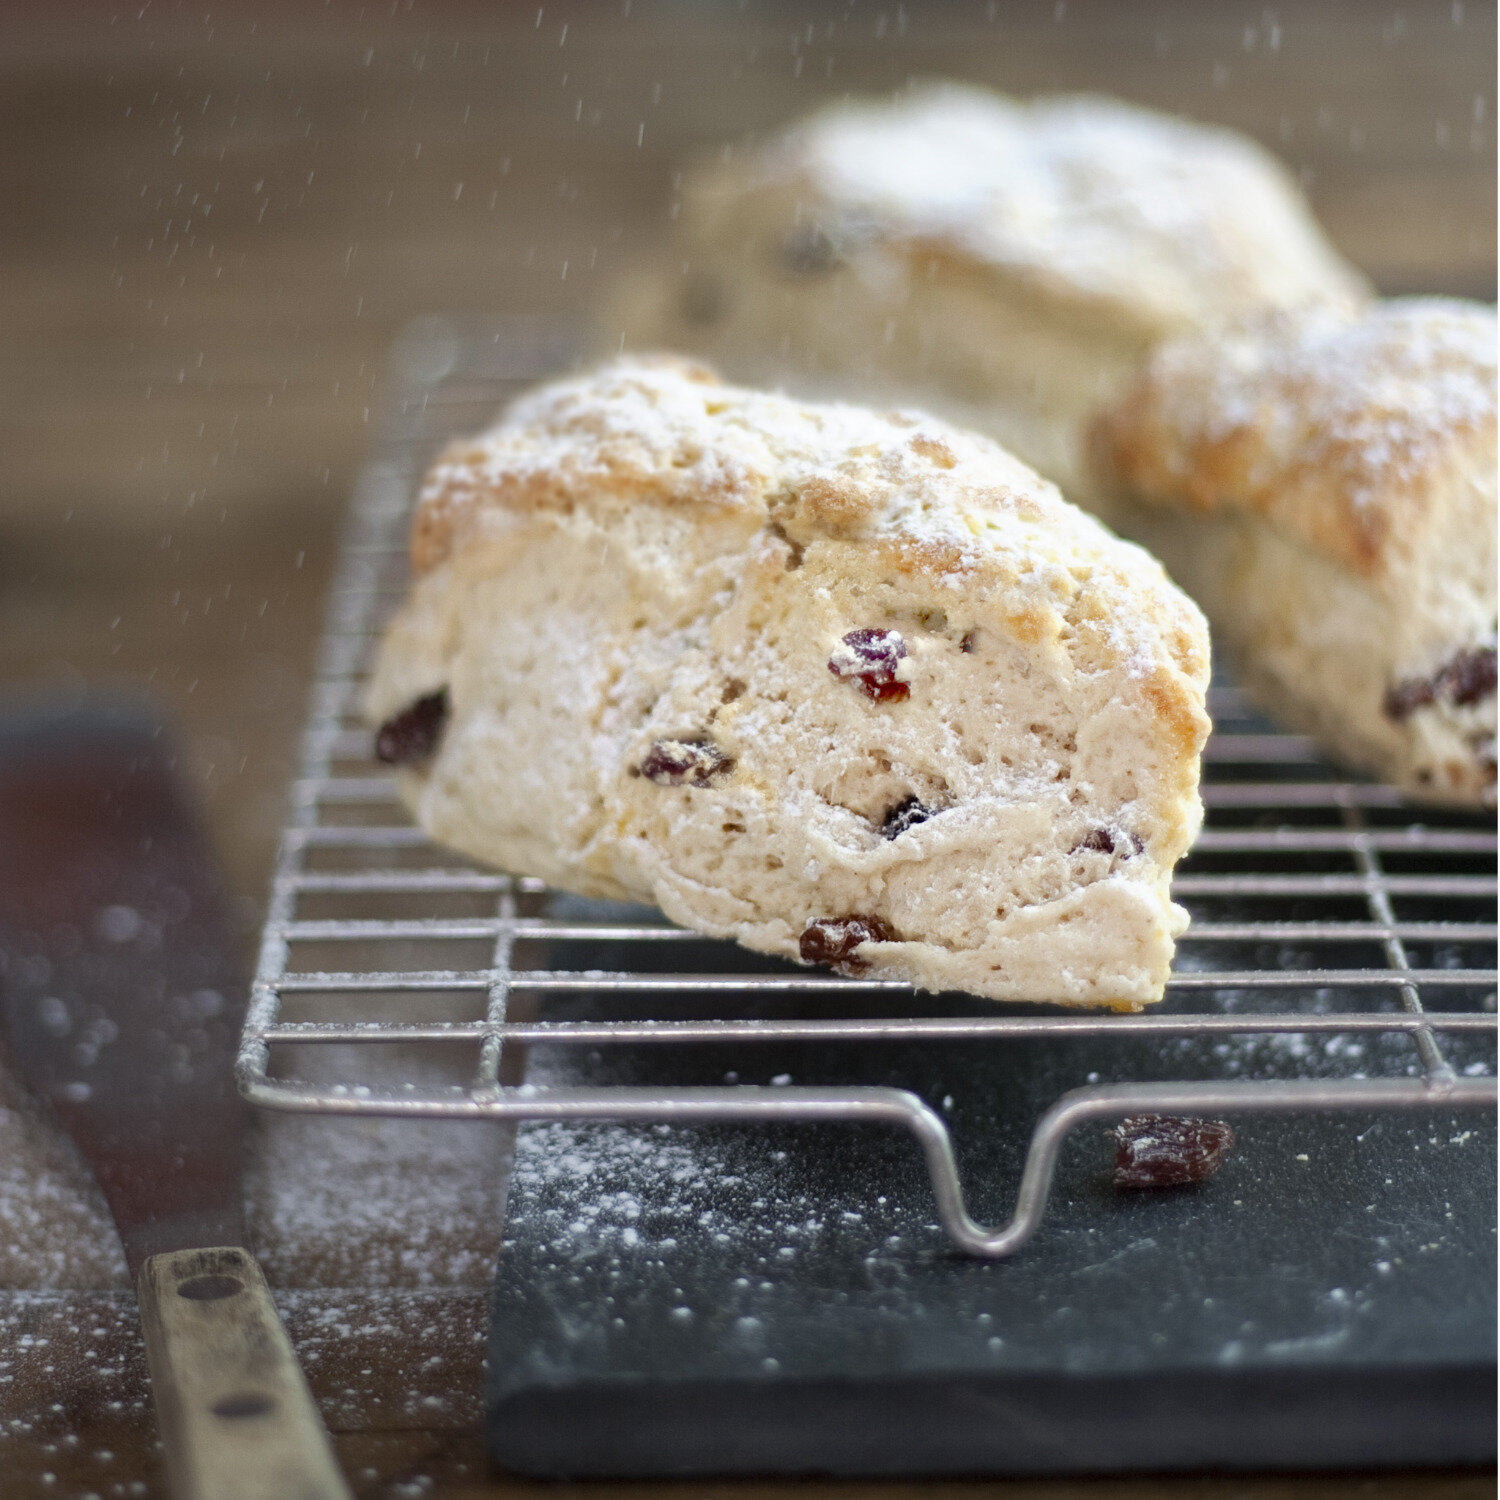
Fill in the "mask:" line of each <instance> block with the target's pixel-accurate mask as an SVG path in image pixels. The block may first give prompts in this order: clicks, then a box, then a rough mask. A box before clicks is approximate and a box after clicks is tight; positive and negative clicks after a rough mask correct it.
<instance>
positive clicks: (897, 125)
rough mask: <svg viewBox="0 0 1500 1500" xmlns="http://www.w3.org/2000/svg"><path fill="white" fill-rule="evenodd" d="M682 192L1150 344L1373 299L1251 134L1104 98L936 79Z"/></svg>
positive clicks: (836, 116) (805, 128) (829, 112)
mask: <svg viewBox="0 0 1500 1500" xmlns="http://www.w3.org/2000/svg"><path fill="white" fill-rule="evenodd" d="M685 194H686V196H687V198H688V212H689V222H690V223H692V222H694V221H696V222H699V223H702V224H704V225H711V224H712V221H713V219H714V218H715V216H716V214H719V213H723V212H725V211H726V206H727V205H728V204H735V205H736V206H738V205H740V204H742V203H743V202H745V201H748V200H753V199H756V198H758V197H759V198H762V199H764V200H766V201H767V207H770V206H771V205H770V201H769V200H770V199H771V198H772V197H774V196H776V195H781V194H785V195H787V196H791V197H794V198H795V201H796V203H797V205H798V207H797V209H796V211H795V212H796V217H797V219H799V220H800V221H801V223H802V224H803V225H805V226H806V227H807V228H808V229H816V230H818V231H820V232H821V233H822V234H824V235H826V236H827V237H828V238H829V241H830V244H831V248H832V250H833V252H834V253H838V252H839V251H840V250H842V249H843V248H844V247H846V246H847V247H848V248H849V250H850V251H852V252H853V253H855V254H857V253H858V250H859V248H860V246H861V244H862V243H867V242H870V241H875V240H879V241H882V242H884V243H886V244H889V245H898V246H901V247H903V248H904V249H905V251H906V253H908V254H909V255H910V256H912V257H913V259H914V260H916V261H917V262H919V263H920V264H921V265H922V266H923V269H924V270H925V269H926V268H927V266H928V265H929V264H930V263H931V262H932V261H933V260H934V258H936V259H937V260H939V261H942V260H946V261H948V262H951V263H952V264H953V265H956V266H966V267H968V268H970V269H971V271H978V272H980V273H983V274H987V275H990V276H993V277H995V278H997V279H999V280H1003V281H1014V282H1016V283H1019V284H1021V285H1023V286H1024V288H1025V290H1026V292H1027V293H1028V294H1029V295H1031V296H1032V297H1041V298H1044V299H1046V300H1049V301H1052V302H1054V303H1056V304H1057V305H1058V306H1059V307H1060V308H1066V307H1072V308H1073V309H1074V310H1075V311H1076V312H1077V313H1078V314H1079V315H1081V316H1082V317H1084V318H1086V319H1087V320H1088V321H1089V322H1091V323H1097V322H1098V321H1099V320H1101V319H1103V320H1105V321H1106V322H1107V323H1109V324H1111V325H1113V326H1114V327H1115V328H1117V329H1119V330H1121V331H1125V332H1128V333H1130V334H1134V335H1137V336H1139V337H1142V338H1144V339H1147V340H1150V341H1153V342H1154V341H1155V340H1158V339H1160V338H1162V337H1163V336H1165V335H1167V334H1171V333H1179V332H1184V331H1187V330H1190V329H1194V328H1198V327H1201V326H1202V325H1203V324H1204V323H1206V322H1212V321H1216V320H1218V319H1219V318H1222V317H1224V316H1225V315H1226V314H1233V313H1236V312H1243V311H1244V310H1246V309H1249V308H1255V307H1261V306H1265V305H1267V304H1280V305H1285V304H1289V303H1291V304H1295V303H1300V302H1303V301H1306V300H1307V299H1309V298H1313V297H1326V296H1330V295H1332V296H1336V297H1345V298H1350V299H1354V300H1358V299H1359V298H1361V297H1362V296H1363V295H1364V293H1365V291H1366V287H1365V283H1364V280H1363V278H1362V277H1361V276H1359V274H1358V273H1357V272H1355V271H1354V270H1353V269H1352V268H1351V267H1350V266H1349V265H1348V264H1347V263H1346V262H1345V261H1343V260H1342V259H1341V258H1340V257H1339V256H1337V255H1336V254H1334V253H1333V252H1332V251H1331V250H1330V249H1329V247H1328V244H1327V242H1326V241H1325V240H1324V238H1323V236H1322V235H1321V233H1320V232H1319V231H1318V229H1317V227H1316V225H1315V224H1314V223H1313V221H1312V218H1311V216H1310V215H1309V214H1308V213H1307V210H1306V208H1305V206H1304V203H1303V200H1302V196H1301V194H1300V192H1299V191H1298V189H1297V186H1296V184H1295V182H1294V180H1293V179H1292V176H1291V174H1290V173H1289V172H1288V171H1287V169H1286V168H1285V167H1284V166H1283V165H1282V164H1281V163H1280V162H1279V161H1277V160H1276V158H1275V157H1273V156H1271V155H1270V154H1269V153H1268V152H1266V151H1264V150H1262V149H1261V148H1260V147H1259V146H1257V145H1256V144H1255V143H1254V142H1253V141H1252V140H1250V139H1249V138H1248V137H1247V136H1243V135H1240V134H1238V133H1237V132H1235V131H1230V130H1223V129H1219V128H1217V127H1214V126H1211V125H1204V124H1200V123H1196V122H1191V121H1187V120H1183V119H1179V118H1176V117H1174V116H1171V115H1165V114H1160V113H1158V112H1156V111H1153V110H1148V109H1143V108H1140V107H1138V106H1135V105H1131V104H1127V103H1125V102H1123V101H1121V100H1118V99H1111V98H1106V97H1103V96H1098V95H1086V94H1079V95H1052V96H1043V97H1039V98H1035V99H1030V100H1020V99H1014V98H1010V97H1008V96H1006V95H1003V94H997V93H992V92H990V91H988V90H985V89H979V88H974V87H971V86H965V85H962V84H954V83H938V82H929V83H924V84H920V85H918V86H916V87H915V88H914V89H913V90H912V91H911V92H910V93H909V94H908V95H907V97H906V98H904V99H902V100H900V101H898V102H895V103H889V102H884V101H882V102H874V101H856V102H851V103H841V104H835V105H830V106H827V107H825V108H823V109H821V110H819V111H818V112H817V113H815V114H813V115H812V116H810V117H809V118H808V119H806V120H804V121H802V122H801V123H800V124H797V125H795V126H793V127H792V128H791V129H790V130H788V131H787V132H786V133H785V134H784V135H783V136H781V137H780V138H778V139H777V140H775V141H773V142H772V143H771V144H770V145H768V146H767V147H765V148H764V149H762V150H761V151H759V152H756V153H753V154H752V155H750V156H749V158H748V159H741V160H738V161H734V160H732V161H731V162H729V163H728V164H724V163H722V162H721V163H716V164H714V165H712V166H709V167H705V168H704V169H702V171H701V172H700V173H699V174H698V175H697V176H696V177H695V178H693V179H692V180H690V181H689V183H688V184H687V185H686V188H685ZM695 198H696V199H699V200H701V201H695ZM793 227H794V226H793V224H790V223H783V224H781V225H776V224H775V223H774V220H772V221H771V222H768V223H767V224H766V225H765V228H767V229H771V230H773V232H774V231H775V230H776V229H780V230H781V232H783V233H785V232H786V231H787V230H788V229H791V228H793ZM939 269H942V268H941V267H939Z"/></svg>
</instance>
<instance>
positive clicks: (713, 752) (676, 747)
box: [640, 740, 734, 786]
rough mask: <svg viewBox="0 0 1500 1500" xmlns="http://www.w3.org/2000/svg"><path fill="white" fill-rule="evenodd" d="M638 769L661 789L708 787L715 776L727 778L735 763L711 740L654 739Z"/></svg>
mask: <svg viewBox="0 0 1500 1500" xmlns="http://www.w3.org/2000/svg"><path fill="white" fill-rule="evenodd" d="M640 769H641V775H642V776H644V777H645V778H646V780H647V781H655V782H657V783H659V784H660V785H662V786H708V785H709V784H710V782H711V781H712V780H713V778H714V777H715V776H727V775H728V774H729V772H731V771H732V770H733V769H734V761H733V760H731V759H730V757H729V756H727V755H725V754H724V752H723V751H722V750H721V749H719V747H718V746H717V745H716V744H714V742H713V741H712V740H655V741H653V742H652V745H651V748H650V749H649V750H648V751H647V752H646V755H645V758H644V759H643V760H642V761H641V768H640Z"/></svg>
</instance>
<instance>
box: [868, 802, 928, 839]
mask: <svg viewBox="0 0 1500 1500" xmlns="http://www.w3.org/2000/svg"><path fill="white" fill-rule="evenodd" d="M931 816H932V809H931V808H930V807H923V806H922V804H921V802H920V801H919V800H918V799H917V798H916V797H908V798H906V799H905V801H903V802H898V803H897V804H896V805H895V806H894V807H893V808H891V810H890V811H889V812H887V813H886V815H885V817H884V819H883V820H882V821H881V824H880V831H881V833H882V834H883V835H884V836H885V837H886V838H888V839H894V838H900V836H901V835H902V834H903V833H905V832H906V830H907V829H908V828H915V827H916V826H917V824H918V823H925V822H926V821H927V820H928V818H930V817H931Z"/></svg>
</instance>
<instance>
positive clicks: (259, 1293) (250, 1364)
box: [137, 1246, 350, 1500]
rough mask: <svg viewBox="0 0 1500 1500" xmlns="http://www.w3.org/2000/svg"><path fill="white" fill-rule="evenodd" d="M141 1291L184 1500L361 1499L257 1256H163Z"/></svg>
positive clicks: (174, 1480) (156, 1384)
mask: <svg viewBox="0 0 1500 1500" xmlns="http://www.w3.org/2000/svg"><path fill="white" fill-rule="evenodd" d="M137 1290H138V1292H139V1295H140V1303H141V1325H142V1329H143V1331H144V1333H145V1336H146V1362H147V1364H148V1366H149V1368H150V1371H151V1390H152V1395H153V1397H154V1399H155V1402H156V1418H157V1425H158V1427H159V1428H160V1430H161V1439H162V1444H163V1446H164V1447H165V1449H166V1456H167V1475H168V1479H169V1482H170V1485H171V1490H172V1494H173V1496H174V1500H349V1497H350V1490H349V1487H348V1486H347V1485H346V1484H345V1483H344V1480H343V1476H342V1475H341V1474H340V1473H339V1468H338V1463H337V1461H336V1460H335V1459H334V1456H333V1448H332V1446H331V1445H330V1443H329V1440H328V1433H327V1431H326V1430H325V1429H324V1427H323V1423H322V1421H321V1420H320V1418H319V1416H318V1410H317V1407H315V1406H314V1405H313V1399H312V1392H311V1391H309V1390H308V1388H307V1381H306V1380H305V1379H303V1376H302V1371H301V1369H300V1368H299V1367H298V1365H297V1356H296V1354H295V1352H294V1351H293V1349H292V1342H291V1340H290V1339H289V1338H288V1337H287V1334H286V1329H285V1328H283V1327H282V1325H281V1319H280V1318H279V1317H278V1316H277V1313H276V1304H275V1303H274V1302H272V1300H271V1291H270V1288H269V1287H268V1286H267V1285H266V1278H265V1277H264V1276H263V1275H262V1274H261V1269H260V1267H259V1266H258V1265H256V1263H255V1258H254V1257H253V1256H252V1255H251V1254H250V1252H249V1251H248V1250H242V1249H239V1248H237V1247H234V1246H226V1247H223V1248H220V1249H214V1250H174V1251H171V1252H170V1253H168V1254H165V1255H153V1256H151V1257H150V1259H149V1260H147V1261H146V1262H145V1264H144V1265H142V1267H141V1273H140V1277H139V1279H138V1283H137Z"/></svg>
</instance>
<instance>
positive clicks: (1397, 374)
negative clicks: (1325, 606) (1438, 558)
mask: <svg viewBox="0 0 1500 1500" xmlns="http://www.w3.org/2000/svg"><path fill="white" fill-rule="evenodd" d="M1495 337H1496V328H1495V315H1494V311H1493V309H1491V308H1486V307H1481V306H1478V305H1477V304H1474V303H1469V302H1459V301H1456V300H1451V299H1444V298H1407V299H1401V300H1396V301H1392V302H1386V303H1381V304H1377V305H1375V306H1372V307H1371V308H1369V309H1367V310H1366V311H1365V312H1363V313H1362V314H1356V313H1354V312H1352V311H1351V310H1349V309H1347V308H1339V307H1333V306H1323V307H1309V308H1304V309H1301V310H1299V311H1297V312H1295V313H1289V312H1286V311H1284V310H1269V311H1267V312H1265V313H1263V314H1261V315H1260V316H1256V317H1252V318H1249V319H1246V320H1244V321H1243V322H1241V323H1240V324H1239V325H1238V326H1237V327H1235V328H1232V329H1224V330H1221V331H1220V332H1219V333H1218V334H1217V335H1216V336H1215V337H1214V338H1213V339H1211V340H1207V339H1201V340H1191V339H1187V340H1181V341H1179V342H1177V343H1174V344H1169V345H1167V346H1166V347H1164V348H1163V349H1162V350H1161V351H1160V352H1159V353H1158V354H1157V355H1156V356H1155V358H1153V360H1152V361H1151V364H1150V366H1149V368H1148V369H1147V370H1146V372H1145V373H1144V375H1143V376H1142V378H1141V379H1140V381H1139V382H1138V383H1137V384H1136V386H1135V387H1134V388H1133V390H1132V391H1131V392H1130V393H1129V395H1128V396H1127V397H1126V398H1125V399H1124V400H1123V401H1122V402H1121V403H1120V404H1119V406H1118V407H1117V408H1116V409H1115V410H1114V411H1113V412H1112V413H1111V414H1110V415H1109V416H1108V417H1107V418H1106V420H1105V439H1106V442H1107V444H1108V447H1109V458H1110V461H1111V463H1112V465H1113V467H1114V468H1115V469H1116V470H1117V471H1118V473H1119V474H1121V475H1122V476H1123V477H1124V479H1125V480H1126V482H1127V483H1129V484H1130V485H1131V486H1132V488H1134V489H1135V490H1136V491H1137V492H1138V493H1139V494H1140V495H1141V497H1142V498H1144V499H1145V500H1147V501H1148V502H1150V503H1153V504H1169V505H1181V506H1186V507H1189V508H1191V509H1193V510H1195V511H1199V512H1205V513H1206V512H1213V511H1220V510H1238V511H1243V512H1246V513H1248V514H1252V515H1257V516H1262V517H1264V518H1265V519H1266V520H1268V521H1269V522H1271V523H1272V524H1273V525H1274V526H1276V527H1277V528H1278V529H1280V530H1281V531H1283V532H1284V533H1286V534H1287V535H1288V536H1292V537H1296V538H1298V539H1299V540H1301V541H1303V542H1305V543H1307V544H1308V545H1309V546H1310V547H1312V548H1314V549H1316V550H1317V551H1319V552H1322V553H1323V554H1325V555H1326V556H1328V557H1330V558H1332V559H1333V560H1334V561H1335V562H1338V563H1341V564H1342V565H1343V566H1345V567H1347V568H1350V569H1352V570H1353V571H1355V572H1357V573H1361V574H1364V575H1366V576H1368V577H1378V576H1389V575H1390V574H1391V573H1393V572H1395V571H1398V570H1399V569H1400V568H1401V567H1402V565H1403V563H1404V562H1405V561H1406V560H1407V559H1409V558H1410V557H1411V556H1412V555H1413V554H1414V553H1418V552H1420V551H1421V550H1422V548H1423V546H1424V545H1425V538H1426V537H1427V536H1428V535H1429V534H1430V533H1432V532H1433V531H1436V530H1440V529H1442V528H1443V526H1444V525H1445V523H1446V520H1447V518H1446V517H1444V516H1442V515H1441V514H1439V513H1438V511H1439V508H1440V507H1441V506H1442V505H1443V504H1444V502H1445V501H1448V500H1452V499H1454V498H1456V496H1457V495H1458V491H1456V490H1455V489H1454V488H1452V487H1450V486H1448V485H1447V484H1445V483H1444V480H1445V478H1446V477H1447V476H1448V475H1450V474H1465V473H1471V472H1474V471H1475V470H1477V469H1479V468H1480V467H1482V466H1483V465H1484V463H1485V462H1486V461H1487V460H1488V459H1489V458H1490V456H1491V455H1492V454H1493V453H1494V449H1495ZM1474 519H1475V520H1481V519H1482V517H1478V516H1476V517H1474Z"/></svg>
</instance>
